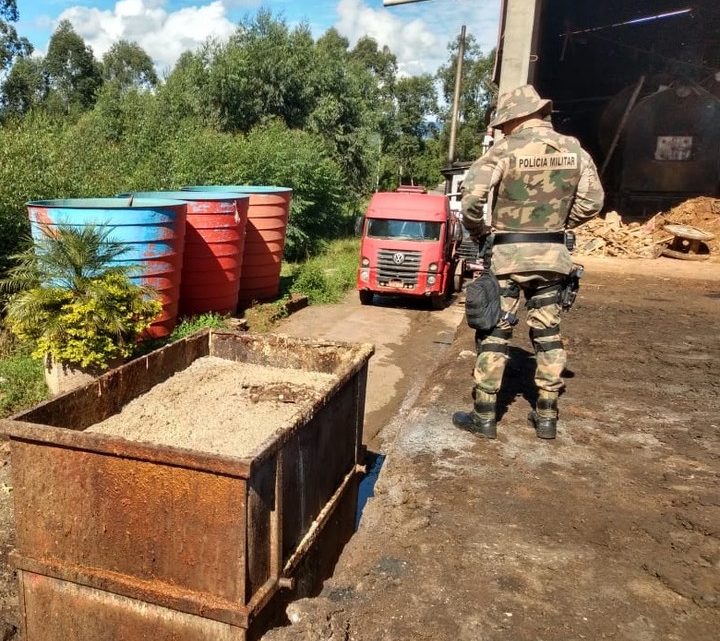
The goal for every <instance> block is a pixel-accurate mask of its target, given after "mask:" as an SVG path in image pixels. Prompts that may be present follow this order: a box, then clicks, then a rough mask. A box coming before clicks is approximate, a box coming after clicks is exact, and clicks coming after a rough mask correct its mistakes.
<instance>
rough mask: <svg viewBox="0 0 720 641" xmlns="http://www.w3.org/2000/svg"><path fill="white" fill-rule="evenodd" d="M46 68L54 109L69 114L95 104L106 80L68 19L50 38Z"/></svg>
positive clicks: (49, 103) (62, 22) (50, 100)
mask: <svg viewBox="0 0 720 641" xmlns="http://www.w3.org/2000/svg"><path fill="white" fill-rule="evenodd" d="M44 70H45V74H46V78H47V82H48V90H49V94H48V98H47V105H48V108H49V109H50V110H51V111H58V112H61V113H67V112H70V111H72V110H73V109H76V108H80V109H88V108H90V107H92V106H93V105H94V104H95V100H96V98H97V92H98V90H99V89H100V86H101V85H102V82H103V80H102V71H101V67H100V64H99V63H98V62H97V60H95V56H94V55H93V52H92V49H91V48H90V47H88V46H87V45H86V44H85V41H84V40H83V39H82V38H81V37H80V36H79V35H78V34H77V33H76V32H75V30H74V29H73V28H72V25H71V24H70V22H69V21H68V20H63V21H61V22H60V24H59V25H58V27H57V29H56V30H55V33H53V35H52V37H51V38H50V43H49V44H48V52H47V55H46V56H45V61H44Z"/></svg>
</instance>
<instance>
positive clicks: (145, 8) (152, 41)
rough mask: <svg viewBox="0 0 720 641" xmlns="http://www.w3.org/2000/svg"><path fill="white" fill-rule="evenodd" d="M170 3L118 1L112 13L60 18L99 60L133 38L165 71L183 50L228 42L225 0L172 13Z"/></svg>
mask: <svg viewBox="0 0 720 641" xmlns="http://www.w3.org/2000/svg"><path fill="white" fill-rule="evenodd" d="M232 1H233V2H234V3H235V4H237V2H238V0H232ZM243 1H244V0H243ZM166 3H167V0H119V2H116V4H115V6H114V8H113V9H106V10H104V9H96V8H91V7H71V8H69V9H66V10H65V11H63V12H62V13H61V14H60V16H59V18H58V19H59V20H69V21H70V22H71V23H72V25H73V27H74V29H75V30H76V31H77V32H78V34H80V35H81V36H82V37H83V39H84V40H85V42H86V43H87V44H89V45H90V46H91V47H92V48H93V51H94V53H95V55H96V56H97V57H102V55H103V54H104V53H105V52H106V51H107V50H108V49H109V48H110V47H111V46H112V45H113V43H115V42H117V41H118V40H121V39H123V40H130V41H132V42H137V43H138V44H139V45H140V46H141V47H142V48H143V49H145V51H147V53H148V55H149V56H150V57H151V58H152V59H153V60H154V61H155V64H156V66H157V67H158V69H159V70H161V71H162V70H163V69H166V68H169V67H172V66H173V65H174V64H175V62H176V61H177V59H178V58H179V57H180V55H181V54H182V53H183V52H184V51H187V50H194V49H197V48H198V47H199V46H200V45H201V44H202V43H204V42H205V41H206V40H207V39H208V38H209V37H213V38H218V39H220V40H225V39H227V38H228V37H229V36H230V35H231V34H232V33H233V32H234V31H235V25H233V23H232V22H231V21H230V20H229V19H228V17H227V8H226V6H225V5H226V3H228V2H227V0H226V1H225V2H224V1H223V0H214V1H213V2H210V3H209V4H206V5H202V6H191V7H184V8H182V9H179V10H177V11H172V12H168V11H167V10H166V9H165V5H166Z"/></svg>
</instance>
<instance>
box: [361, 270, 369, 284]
mask: <svg viewBox="0 0 720 641" xmlns="http://www.w3.org/2000/svg"><path fill="white" fill-rule="evenodd" d="M360 280H361V281H363V282H364V283H367V282H368V281H369V280H370V270H369V269H361V270H360Z"/></svg>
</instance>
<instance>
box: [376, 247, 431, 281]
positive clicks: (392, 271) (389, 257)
mask: <svg viewBox="0 0 720 641" xmlns="http://www.w3.org/2000/svg"><path fill="white" fill-rule="evenodd" d="M400 257H402V260H400ZM419 270H420V252H419V251H406V250H400V249H398V250H395V249H381V250H380V251H379V252H378V268H377V279H378V282H379V283H380V284H381V285H388V284H389V283H390V281H392V280H396V281H400V282H401V283H402V284H403V287H407V288H408V289H409V288H412V287H415V286H416V285H417V280H418V271H419Z"/></svg>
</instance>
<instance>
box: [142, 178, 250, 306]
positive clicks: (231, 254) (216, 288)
mask: <svg viewBox="0 0 720 641" xmlns="http://www.w3.org/2000/svg"><path fill="white" fill-rule="evenodd" d="M150 194H153V195H152V196H150ZM134 196H136V197H138V198H151V197H152V198H159V197H163V198H173V199H176V200H183V201H185V202H186V203H187V226H186V230H185V252H184V258H183V268H182V276H181V279H180V315H181V316H196V315H198V314H204V313H206V312H216V313H218V314H231V313H233V312H234V311H235V310H236V309H237V306H238V291H239V282H240V272H241V269H242V261H243V249H244V245H245V232H246V228H247V216H248V206H249V204H250V199H249V197H248V196H246V195H244V194H239V193H236V192H222V193H220V192H212V193H210V192H208V193H203V192H189V191H163V192H138V193H135V194H134Z"/></svg>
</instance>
